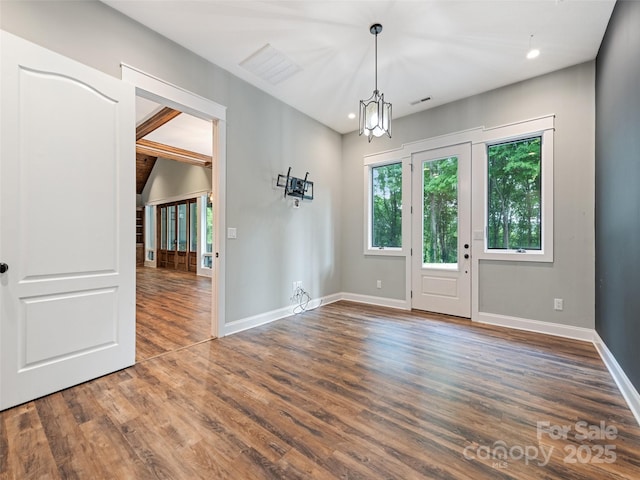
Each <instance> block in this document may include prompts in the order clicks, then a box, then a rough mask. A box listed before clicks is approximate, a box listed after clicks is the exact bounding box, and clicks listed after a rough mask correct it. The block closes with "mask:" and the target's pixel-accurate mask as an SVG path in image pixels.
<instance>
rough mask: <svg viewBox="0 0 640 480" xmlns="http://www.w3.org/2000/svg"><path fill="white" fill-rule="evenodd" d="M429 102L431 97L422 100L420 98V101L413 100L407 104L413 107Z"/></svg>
mask: <svg viewBox="0 0 640 480" xmlns="http://www.w3.org/2000/svg"><path fill="white" fill-rule="evenodd" d="M429 100H431V97H424V98H421V99H420V100H414V101H413V102H409V105H411V106H412V107H413V106H414V105H418V104H419V103H423V102H428V101H429Z"/></svg>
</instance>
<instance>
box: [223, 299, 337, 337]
mask: <svg viewBox="0 0 640 480" xmlns="http://www.w3.org/2000/svg"><path fill="white" fill-rule="evenodd" d="M338 300H342V294H340V293H334V294H332V295H327V296H325V297H322V298H319V299H315V300H311V301H310V302H309V305H307V309H309V310H310V309H313V308H317V307H319V306H320V305H327V304H329V303H333V302H337V301H338ZM293 309H294V305H289V306H288V307H283V308H279V309H277V310H271V311H270V312H265V313H260V314H258V315H253V316H252V317H247V318H241V319H240V320H234V321H233V322H229V323H227V324H226V325H225V326H224V329H223V333H222V336H224V337H226V336H227V335H233V334H234V333H238V332H242V331H244V330H249V329H250V328H254V327H259V326H260V325H265V324H267V323H271V322H275V321H276V320H280V319H282V318H286V317H290V316H291V315H294V314H295V312H294V311H293Z"/></svg>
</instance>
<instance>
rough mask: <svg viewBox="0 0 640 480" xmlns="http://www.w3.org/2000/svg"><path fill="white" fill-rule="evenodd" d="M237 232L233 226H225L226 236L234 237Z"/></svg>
mask: <svg viewBox="0 0 640 480" xmlns="http://www.w3.org/2000/svg"><path fill="white" fill-rule="evenodd" d="M237 234H238V232H237V230H236V229H235V228H232V227H229V228H227V238H236V236H237Z"/></svg>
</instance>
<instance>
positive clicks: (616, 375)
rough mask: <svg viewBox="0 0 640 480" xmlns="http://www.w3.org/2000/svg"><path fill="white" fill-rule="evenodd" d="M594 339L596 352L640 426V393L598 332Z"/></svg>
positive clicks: (594, 334)
mask: <svg viewBox="0 0 640 480" xmlns="http://www.w3.org/2000/svg"><path fill="white" fill-rule="evenodd" d="M593 337H594V338H593V344H594V345H595V347H596V350H598V353H599V354H600V357H601V358H602V361H603V362H604V364H605V365H606V367H607V370H609V373H610V374H611V376H612V377H613V380H614V381H615V382H616V385H618V389H619V390H620V393H622V396H623V397H624V399H625V400H626V401H627V405H629V408H630V409H631V413H633V416H634V417H636V421H637V422H638V425H640V393H638V391H637V390H636V389H635V387H634V386H633V384H632V383H631V380H629V377H627V374H626V373H624V370H622V367H621V366H620V364H619V363H618V361H617V360H616V358H615V357H614V356H613V354H612V353H611V351H610V350H609V348H608V347H607V346H606V345H605V343H604V342H603V341H602V338H600V335H598V332H595V331H594V332H593Z"/></svg>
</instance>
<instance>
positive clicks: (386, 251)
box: [364, 248, 406, 257]
mask: <svg viewBox="0 0 640 480" xmlns="http://www.w3.org/2000/svg"><path fill="white" fill-rule="evenodd" d="M364 254H365V255H372V256H384V257H404V256H406V252H405V251H404V250H403V249H402V248H368V249H367V250H365V251H364Z"/></svg>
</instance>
